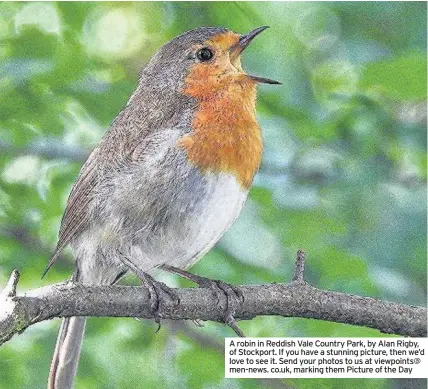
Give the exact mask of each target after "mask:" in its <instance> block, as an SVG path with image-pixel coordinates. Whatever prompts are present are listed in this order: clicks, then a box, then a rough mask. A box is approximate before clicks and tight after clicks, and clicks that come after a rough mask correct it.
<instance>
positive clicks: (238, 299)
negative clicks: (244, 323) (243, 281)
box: [161, 265, 245, 337]
mask: <svg viewBox="0 0 428 389" xmlns="http://www.w3.org/2000/svg"><path fill="white" fill-rule="evenodd" d="M161 268H162V269H163V270H166V271H167V272H170V273H173V274H176V275H178V276H180V277H183V278H186V279H187V280H189V281H192V282H194V283H195V284H198V285H199V287H200V288H205V289H209V290H211V291H212V293H213V295H214V297H215V298H216V304H219V303H220V299H221V297H222V296H225V297H226V309H225V312H224V318H223V321H224V323H225V324H227V325H228V326H229V327H230V328H232V329H233V331H235V333H236V334H237V335H238V336H240V337H245V335H244V333H243V332H242V330H241V329H240V328H239V327H238V324H237V323H236V320H235V318H234V314H235V311H236V308H237V307H239V306H240V305H241V304H242V303H243V302H244V295H243V294H242V292H241V290H240V289H239V288H237V287H236V286H233V285H230V284H228V283H226V282H224V281H219V280H211V279H209V278H205V277H201V276H198V275H195V274H192V273H189V272H187V271H185V270H181V269H178V268H176V267H173V266H168V265H163V266H162V267H161Z"/></svg>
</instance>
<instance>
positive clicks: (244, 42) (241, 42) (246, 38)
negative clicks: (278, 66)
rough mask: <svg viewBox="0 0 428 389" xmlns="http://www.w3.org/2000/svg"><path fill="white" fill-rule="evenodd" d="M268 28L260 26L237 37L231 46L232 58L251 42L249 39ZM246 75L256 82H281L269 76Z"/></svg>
mask: <svg viewBox="0 0 428 389" xmlns="http://www.w3.org/2000/svg"><path fill="white" fill-rule="evenodd" d="M267 28H269V26H262V27H259V28H256V29H255V30H253V31H250V32H249V33H248V34H245V35H241V37H240V38H239V41H238V43H237V44H236V45H234V46H232V47H231V49H230V50H231V54H232V55H233V58H237V57H238V56H239V55H240V54H241V53H242V52H243V51H244V50H245V48H246V47H247V46H248V45H249V44H250V43H251V41H252V40H253V39H254V38H255V37H256V36H257V35H259V34H260V33H261V32H263V31H264V30H266V29H267ZM248 77H250V78H251V79H252V80H254V81H256V82H261V83H264V84H281V82H279V81H275V80H271V79H269V78H264V77H258V76H252V75H249V74H248Z"/></svg>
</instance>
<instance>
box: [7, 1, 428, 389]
mask: <svg viewBox="0 0 428 389" xmlns="http://www.w3.org/2000/svg"><path fill="white" fill-rule="evenodd" d="M426 8H427V5H426V3H423V2H419V3H416V2H393V3H392V2H391V3H389V2H343V3H334V2H333V3H310V2H309V3H257V2H254V3H246V2H238V3H217V2H207V3H205V2H200V3H190V2H177V3H168V2H159V3H150V2H144V3H102V2H99V3H91V2H86V3H83V2H64V3H49V2H46V3H25V2H23V3H8V2H3V3H0V285H4V283H5V281H6V279H7V277H8V275H9V273H10V272H11V270H12V269H14V268H18V269H20V270H21V271H22V281H21V283H20V289H21V291H22V290H24V289H27V288H36V287H39V286H41V285H45V284H48V283H53V282H57V281H62V280H65V279H66V278H68V277H69V275H70V273H71V269H72V260H71V256H70V253H69V252H67V253H66V255H65V258H66V260H62V261H59V263H57V264H56V265H55V266H54V268H53V269H52V270H51V271H50V272H49V274H48V276H47V277H46V278H45V279H44V280H43V281H41V280H40V275H41V273H42V271H43V269H44V267H45V265H46V263H47V261H48V257H49V254H50V252H51V250H52V249H53V247H54V245H55V243H56V237H57V232H58V228H59V222H60V218H61V215H62V212H63V209H64V206H65V203H66V199H67V196H68V193H69V191H70V187H71V185H72V183H73V181H74V179H75V178H76V176H77V174H78V172H79V169H80V167H81V165H82V162H83V161H84V159H85V156H86V155H87V153H88V152H89V150H90V149H91V148H92V147H93V146H94V145H95V144H96V143H97V141H98V140H99V139H100V137H101V136H102V134H103V132H104V131H105V129H106V128H107V127H108V126H109V123H110V122H111V121H112V119H113V118H114V117H115V115H116V114H117V113H118V112H119V111H120V109H121V108H122V107H123V105H124V104H125V103H126V101H127V98H128V97H129V95H130V94H131V93H132V91H133V89H134V87H135V84H136V81H137V78H138V70H139V69H140V68H141V66H142V65H144V64H145V63H146V62H147V61H148V60H149V59H150V57H151V56H152V55H153V53H154V52H155V51H156V50H157V48H158V47H159V46H160V45H161V44H163V43H164V42H166V41H167V40H169V39H171V38H173V37H174V36H176V35H178V34H180V33H182V32H184V31H186V30H188V29H191V28H195V27H198V26H204V25H216V26H225V27H228V28H230V29H233V30H235V31H237V32H242V33H244V32H247V31H249V30H251V29H253V28H255V27H258V26H261V25H270V26H271V29H270V30H268V31H266V32H264V33H263V34H262V35H261V36H260V37H258V38H257V40H256V41H255V42H254V43H253V44H252V45H251V48H249V49H248V51H246V53H245V59H244V66H245V67H246V68H247V69H249V70H250V71H251V72H252V73H255V74H258V75H261V76H266V77H270V78H274V79H278V80H281V81H282V82H283V85H282V86H280V87H276V86H265V85H263V86H260V88H259V99H258V115H259V120H260V123H261V124H262V127H263V134H264V141H265V151H264V158H263V165H262V167H261V169H260V172H259V173H258V176H257V179H256V180H255V183H254V186H253V189H252V191H251V195H250V199H249V201H248V203H247V204H246V208H245V210H244V212H243V214H242V216H241V217H240V218H239V220H238V222H237V223H236V224H235V225H234V227H233V228H232V229H231V231H229V232H228V233H227V234H226V236H225V237H224V238H223V239H222V241H221V242H220V243H219V244H218V245H217V246H216V248H215V249H214V250H212V251H211V252H210V253H209V254H208V255H206V257H205V258H204V259H203V260H202V261H201V262H199V263H198V264H197V265H195V266H194V267H193V269H192V271H194V272H195V273H198V274H201V275H205V276H207V277H211V278H216V279H217V278H218V279H222V280H225V281H228V282H231V283H236V284H240V283H253V284H257V283H266V282H286V281H288V280H290V276H291V272H292V268H293V261H294V256H295V252H296V251H297V249H299V248H304V249H305V250H306V252H307V279H308V281H310V282H311V283H313V284H315V285H317V286H319V287H321V288H326V289H330V290H336V291H342V292H350V293H356V294H359V295H365V296H373V297H378V298H381V299H389V300H392V301H398V302H403V303H407V304H415V305H425V304H426V84H427V73H426V65H427V63H426V61H427V57H426V55H427V53H426V22H427V20H426V10H427V9H426ZM171 55H173V53H171ZM162 279H163V280H164V281H166V282H168V283H169V284H170V285H172V286H188V285H189V284H187V283H186V282H185V281H182V280H178V279H176V278H174V277H169V276H168V277H167V276H164V275H162ZM125 282H127V283H135V282H136V281H135V279H134V278H133V277H129V278H127V279H126V280H125ZM58 327H59V320H54V321H52V322H45V323H41V324H39V325H36V326H33V327H31V328H30V329H29V330H27V331H26V332H25V333H24V334H22V335H20V336H16V337H15V338H14V339H13V340H12V341H10V342H9V343H7V344H6V345H4V346H3V347H2V348H1V349H0V388H1V389H11V388H25V389H38V388H44V387H45V385H46V378H47V374H48V369H49V363H50V358H51V355H52V351H53V348H54V343H55V338H56V333H57V330H58ZM155 329H156V325H155V324H154V323H152V322H150V321H137V320H134V319H104V318H100V319H90V320H89V324H88V327H87V337H86V339H85V343H84V350H83V355H82V359H81V364H80V368H79V374H78V379H77V384H76V388H77V389H82V388H103V389H109V388H111V389H113V388H191V389H197V388H201V389H202V388H204V389H208V388H262V387H263V388H285V387H293V388H345V387H349V388H355V387H359V388H422V387H425V385H426V381H425V380H412V381H410V380H363V379H361V380H332V379H328V380H327V379H326V380H283V381H279V380H226V379H224V378H223V377H224V365H223V338H224V337H225V336H231V335H233V334H232V332H231V331H230V330H229V329H228V328H224V327H223V326H222V325H219V324H213V323H206V324H205V326H204V328H198V327H196V326H195V325H193V324H192V323H169V322H165V323H164V325H163V328H162V330H161V331H160V333H158V334H155ZM242 329H243V330H244V332H245V333H246V334H248V335H251V336H277V337H281V336H349V337H350V336H378V335H379V333H378V332H377V331H374V330H369V329H365V328H358V327H352V326H348V325H341V324H333V323H327V322H320V321H313V320H304V319H292V318H276V317H262V318H256V319H254V320H252V321H248V322H243V323H242Z"/></svg>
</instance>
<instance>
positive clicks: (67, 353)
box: [48, 317, 86, 389]
mask: <svg viewBox="0 0 428 389" xmlns="http://www.w3.org/2000/svg"><path fill="white" fill-rule="evenodd" d="M85 324H86V317H66V318H64V319H62V324H61V328H60V330H59V334H58V339H57V342H56V346H55V352H54V356H53V359H52V364H51V370H50V372H49V381H48V389H71V388H72V387H73V381H74V376H75V375H76V370H77V365H78V363H79V356H80V350H81V348H82V341H83V336H84V334H85Z"/></svg>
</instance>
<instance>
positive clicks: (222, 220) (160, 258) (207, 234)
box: [132, 173, 248, 271]
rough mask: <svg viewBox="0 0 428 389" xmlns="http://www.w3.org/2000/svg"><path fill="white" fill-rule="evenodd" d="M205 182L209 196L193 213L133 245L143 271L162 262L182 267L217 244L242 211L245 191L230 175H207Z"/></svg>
mask: <svg viewBox="0 0 428 389" xmlns="http://www.w3.org/2000/svg"><path fill="white" fill-rule="evenodd" d="M207 183H208V185H210V186H211V188H210V190H208V193H210V195H209V196H208V197H207V198H206V199H204V200H203V201H202V202H201V203H199V204H198V206H197V209H196V211H195V212H194V213H193V214H192V216H190V217H189V218H188V219H187V220H186V221H185V222H183V221H182V220H178V219H177V223H176V224H175V225H174V223H173V224H172V225H170V226H169V227H168V228H167V229H165V230H162V233H160V234H158V235H156V236H148V237H147V239H144V240H143V241H142V242H141V244H139V245H136V246H133V247H132V258H133V262H134V261H135V262H139V266H140V267H144V270H145V271H148V270H150V269H152V268H154V267H156V266H159V265H161V264H168V265H171V266H175V267H179V268H182V269H185V268H188V267H190V266H191V265H192V264H193V263H195V262H196V261H198V260H199V259H200V258H201V257H202V256H203V255H204V254H205V253H206V252H207V251H208V250H209V249H211V248H212V247H213V246H214V245H215V244H216V243H217V241H218V240H219V239H220V238H221V236H222V235H223V234H224V233H225V232H226V231H227V230H228V229H229V227H230V226H231V225H232V223H233V222H234V221H235V219H236V218H237V217H238V215H239V213H240V212H241V209H242V206H243V204H244V202H245V200H246V198H247V194H248V190H245V189H243V188H242V187H241V185H240V184H239V183H238V182H237V180H236V178H235V177H234V176H232V175H230V174H223V173H222V174H220V176H219V175H210V176H208V181H207ZM141 258H144V260H143V262H141Z"/></svg>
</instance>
